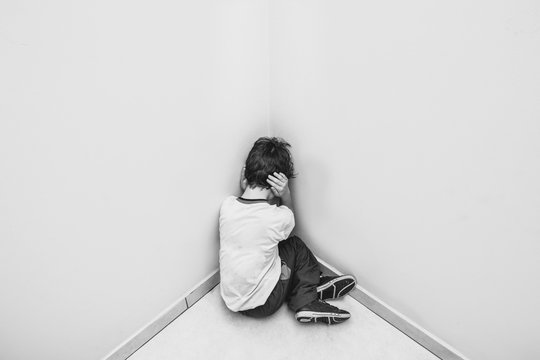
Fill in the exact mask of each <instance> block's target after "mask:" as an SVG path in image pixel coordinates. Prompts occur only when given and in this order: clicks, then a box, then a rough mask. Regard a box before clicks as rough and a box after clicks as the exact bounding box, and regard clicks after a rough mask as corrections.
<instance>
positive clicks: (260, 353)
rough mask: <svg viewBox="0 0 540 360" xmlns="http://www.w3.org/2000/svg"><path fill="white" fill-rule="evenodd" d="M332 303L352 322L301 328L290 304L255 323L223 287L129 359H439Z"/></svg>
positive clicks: (367, 315) (362, 313) (354, 308)
mask: <svg viewBox="0 0 540 360" xmlns="http://www.w3.org/2000/svg"><path fill="white" fill-rule="evenodd" d="M331 303H332V304H333V305H336V306H338V307H340V308H343V309H346V310H348V311H349V312H350V313H351V314H352V316H351V319H349V320H348V321H346V322H345V323H343V324H338V325H334V326H328V325H324V324H300V323H299V322H297V321H296V320H295V319H294V314H293V312H291V311H290V310H289V309H288V308H287V306H286V305H283V306H282V308H281V309H280V310H279V311H278V312H277V313H276V314H274V315H273V316H271V317H269V318H266V319H252V318H248V317H245V316H242V315H240V314H236V313H232V312H230V311H229V310H228V309H227V308H226V307H225V305H224V304H223V302H222V301H221V297H220V296H219V285H218V286H217V287H215V288H214V289H213V290H212V291H211V292H210V293H208V294H207V295H206V296H204V297H203V298H202V299H201V300H199V302H197V303H196V304H195V305H193V307H191V308H189V309H188V310H187V311H186V312H184V313H183V314H182V315H181V316H180V317H178V318H177V319H176V320H175V321H173V322H172V323H171V324H170V325H169V326H167V327H166V328H165V329H163V331H161V332H160V333H159V334H158V335H156V336H155V337H154V338H153V339H152V340H150V341H149V342H148V343H146V344H145V345H144V346H143V347H142V348H141V349H139V350H138V351H137V352H136V353H135V354H133V355H132V356H131V357H130V358H129V360H173V359H174V360H178V359H236V360H244V359H246V360H253V359H295V360H302V359H309V360H314V359H325V358H327V359H355V360H356V359H362V360H370V359H373V360H394V359H395V360H413V359H414V360H438V358H437V357H436V356H435V355H433V354H431V353H430V352H428V351H427V350H425V349H424V348H423V347H421V346H420V345H418V344H417V343H415V342H414V341H413V340H411V339H409V338H408V337H407V336H405V335H404V334H403V333H401V332H400V331H399V330H397V329H395V328H394V327H393V326H391V325H389V324H388V323H387V322H386V321H384V320H382V319H381V318H379V317H378V316H377V315H375V314H373V313H372V312H371V311H370V310H368V309H367V308H365V307H364V306H363V305H361V304H360V303H358V302H357V301H356V300H354V299H353V298H351V297H349V296H346V297H345V298H343V299H339V300H335V301H332V302H331Z"/></svg>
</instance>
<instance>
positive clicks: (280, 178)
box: [266, 172, 290, 198]
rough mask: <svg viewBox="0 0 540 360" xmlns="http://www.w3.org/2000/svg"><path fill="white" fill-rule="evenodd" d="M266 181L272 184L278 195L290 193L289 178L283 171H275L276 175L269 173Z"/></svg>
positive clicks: (275, 193)
mask: <svg viewBox="0 0 540 360" xmlns="http://www.w3.org/2000/svg"><path fill="white" fill-rule="evenodd" d="M266 182H267V183H268V184H270V189H271V190H272V192H273V193H274V195H275V196H277V197H280V198H281V197H283V196H284V195H288V194H289V193H290V190H289V179H287V176H285V174H283V173H279V174H278V173H277V172H275V173H274V175H268V179H266Z"/></svg>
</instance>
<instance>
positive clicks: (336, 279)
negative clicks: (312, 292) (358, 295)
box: [317, 275, 356, 300]
mask: <svg viewBox="0 0 540 360" xmlns="http://www.w3.org/2000/svg"><path fill="white" fill-rule="evenodd" d="M355 286H356V279H355V278H354V276H352V275H341V276H321V280H320V282H319V286H317V295H318V296H319V299H321V300H326V299H337V298H338V297H342V296H343V295H345V294H347V293H348V292H349V291H351V290H352V289H354V287H355Z"/></svg>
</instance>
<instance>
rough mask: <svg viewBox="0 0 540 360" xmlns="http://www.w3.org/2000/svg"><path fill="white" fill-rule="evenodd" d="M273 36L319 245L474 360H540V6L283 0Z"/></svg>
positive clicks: (305, 225) (299, 195)
mask: <svg viewBox="0 0 540 360" xmlns="http://www.w3.org/2000/svg"><path fill="white" fill-rule="evenodd" d="M270 24H271V28H270V50H271V52H270V54H271V61H270V62H271V73H270V75H271V98H270V104H271V119H272V128H273V130H272V132H273V133H274V134H276V135H280V136H283V137H285V138H286V139H287V140H289V141H290V142H291V143H292V145H293V153H294V155H295V157H296V160H297V170H298V172H299V176H298V179H297V180H296V181H295V184H294V196H295V201H296V204H297V205H296V206H297V220H298V223H299V226H298V230H299V231H300V232H301V234H302V235H303V236H304V237H305V239H306V240H307V241H308V242H309V243H310V244H311V245H312V246H313V247H314V248H315V250H316V252H317V253H318V254H319V255H320V256H322V257H323V258H324V259H327V261H329V262H330V263H331V264H333V265H335V266H337V267H338V268H340V269H342V270H345V271H350V272H353V273H354V274H356V276H357V277H358V279H359V282H360V284H361V285H362V286H364V287H365V288H367V289H368V290H369V291H371V292H373V293H374V294H376V295H377V296H379V297H381V298H382V299H383V300H384V301H386V302H387V303H389V304H390V305H391V306H393V307H395V308H396V309H397V310H399V311H400V312H402V313H403V314H405V315H407V316H408V317H410V318H412V319H413V320H414V321H416V322H418V323H419V324H420V325H421V326H423V327H425V328H426V329H428V330H429V331H431V332H432V333H434V334H435V335H437V336H439V337H441V338H442V339H444V340H446V341H447V342H448V343H449V344H450V345H452V346H454V347H455V348H457V349H458V350H459V351H461V352H462V353H463V354H465V355H466V356H467V357H469V358H470V359H474V360H481V359H489V360H506V359H534V358H539V357H540V345H539V343H538V341H537V340H538V339H537V337H538V324H539V323H540V317H539V315H538V311H537V307H538V304H539V303H540V262H539V261H538V259H539V258H540V243H539V241H538V240H539V237H540V187H539V186H538V184H540V162H539V155H540V141H539V139H540V101H539V99H540V87H539V84H540V67H539V66H538V64H540V28H539V26H538V24H540V7H539V5H538V3H537V2H536V3H533V2H530V1H510V0H503V1H497V2H491V1H476V2H470V1H458V2H455V1H454V2H446V3H445V2H433V1H412V2H411V1H407V2H403V1H383V2H357V1H352V0H337V1H322V0H309V1H302V0H295V1H290V0H287V1H284V0H276V1H273V2H272V6H271V17H270ZM353 316H354V314H353Z"/></svg>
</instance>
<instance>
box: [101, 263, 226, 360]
mask: <svg viewBox="0 0 540 360" xmlns="http://www.w3.org/2000/svg"><path fill="white" fill-rule="evenodd" d="M217 284H219V269H216V270H214V271H213V272H212V273H211V274H210V275H208V276H207V277H206V278H204V279H203V280H202V281H201V282H199V283H198V284H197V285H195V286H194V287H193V288H192V289H191V290H189V291H188V292H186V293H185V295H184V296H182V297H181V298H180V299H179V300H177V301H176V302H175V303H174V304H172V305H171V306H169V307H168V308H167V309H165V310H164V311H162V312H161V314H159V315H158V316H156V317H155V318H154V319H153V320H152V321H150V322H149V323H148V324H147V325H145V326H144V327H143V328H142V329H140V330H139V331H137V332H136V333H135V334H134V335H133V336H131V337H130V338H129V339H128V340H126V341H124V342H123V343H122V344H120V345H119V346H118V347H117V348H116V349H114V350H113V351H111V352H110V353H109V354H108V355H107V356H105V357H104V358H103V360H126V359H127V358H129V357H130V356H131V355H133V354H134V353H135V352H136V351H137V350H139V349H140V348H141V347H142V346H143V345H144V344H146V343H147V342H148V341H150V340H151V339H152V338H153V337H154V336H156V335H157V334H159V333H160V332H161V330H163V329H165V328H166V327H167V325H169V324H170V323H171V322H173V321H174V320H175V319H176V318H177V317H178V316H180V315H182V313H183V312H184V311H186V310H187V309H189V308H190V307H191V306H193V305H194V304H195V303H196V302H197V301H199V300H200V299H201V298H202V297H203V296H204V295H206V294H207V293H208V292H209V291H210V290H212V289H213V288H214V287H215V286H216V285H217Z"/></svg>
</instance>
